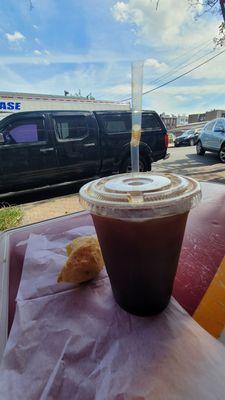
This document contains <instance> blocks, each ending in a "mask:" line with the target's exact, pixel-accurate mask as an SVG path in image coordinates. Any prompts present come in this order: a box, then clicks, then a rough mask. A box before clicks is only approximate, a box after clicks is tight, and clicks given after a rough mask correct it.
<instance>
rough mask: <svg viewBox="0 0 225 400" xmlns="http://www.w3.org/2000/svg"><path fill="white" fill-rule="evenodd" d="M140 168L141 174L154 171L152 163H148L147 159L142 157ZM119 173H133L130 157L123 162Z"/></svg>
mask: <svg viewBox="0 0 225 400" xmlns="http://www.w3.org/2000/svg"><path fill="white" fill-rule="evenodd" d="M139 168H140V172H147V171H151V169H152V164H151V161H148V160H147V159H146V158H145V157H143V156H140V159H139ZM119 172H120V173H121V174H123V173H127V172H131V159H130V157H128V158H126V159H125V160H124V161H123V162H122V164H121V167H120V170H119Z"/></svg>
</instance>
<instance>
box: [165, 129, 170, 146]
mask: <svg viewBox="0 0 225 400" xmlns="http://www.w3.org/2000/svg"><path fill="white" fill-rule="evenodd" d="M168 144H169V135H168V133H167V132H166V133H165V146H166V148H167V147H168Z"/></svg>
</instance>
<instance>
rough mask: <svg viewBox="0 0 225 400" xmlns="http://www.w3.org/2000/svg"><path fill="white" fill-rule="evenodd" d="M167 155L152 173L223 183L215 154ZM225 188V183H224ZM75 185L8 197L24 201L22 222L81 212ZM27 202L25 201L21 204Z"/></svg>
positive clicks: (223, 167)
mask: <svg viewBox="0 0 225 400" xmlns="http://www.w3.org/2000/svg"><path fill="white" fill-rule="evenodd" d="M168 152H169V153H170V157H169V158H168V159H167V160H160V161H158V162H157V163H154V164H153V166H152V172H153V173H154V172H155V173H156V172H172V173H176V174H180V175H188V176H191V177H193V178H195V179H198V180H200V181H210V182H219V183H223V184H225V164H222V163H220V161H219V160H218V157H217V156H216V154H211V153H206V154H205V156H203V157H202V156H197V154H196V150H195V147H194V146H193V147H178V148H177V147H176V148H169V149H168ZM224 189H225V186H224ZM78 191H79V186H78V185H76V186H75V185H74V184H73V185H67V186H65V187H62V188H57V189H55V188H54V189H48V190H44V191H41V192H39V193H32V192H31V193H29V195H26V196H22V197H19V198H16V197H15V198H13V199H10V203H11V204H13V203H14V204H16V203H17V204H23V206H22V207H23V210H24V218H23V220H22V221H21V225H24V224H30V223H33V222H38V221H42V220H45V219H48V218H54V217H58V216H61V215H65V214H69V213H72V212H76V211H80V210H81V206H80V204H79V198H78V195H76V194H75V193H77V192H78ZM24 203H26V204H24Z"/></svg>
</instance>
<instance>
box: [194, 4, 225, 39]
mask: <svg viewBox="0 0 225 400" xmlns="http://www.w3.org/2000/svg"><path fill="white" fill-rule="evenodd" d="M188 2H189V4H190V5H191V7H193V8H197V7H199V5H201V6H202V11H201V12H200V13H199V14H198V16H197V18H199V17H201V15H203V14H205V13H211V14H214V15H221V17H222V18H223V21H222V22H221V24H220V25H219V31H218V36H217V37H216V38H214V43H215V44H216V46H223V45H224V44H225V0H188Z"/></svg>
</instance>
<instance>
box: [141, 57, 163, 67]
mask: <svg viewBox="0 0 225 400" xmlns="http://www.w3.org/2000/svg"><path fill="white" fill-rule="evenodd" d="M144 66H145V67H152V68H155V69H159V70H163V69H165V68H166V67H167V65H166V64H165V63H163V62H162V63H161V62H159V61H158V60H156V59H155V58H147V59H146V60H145V63H144Z"/></svg>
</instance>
